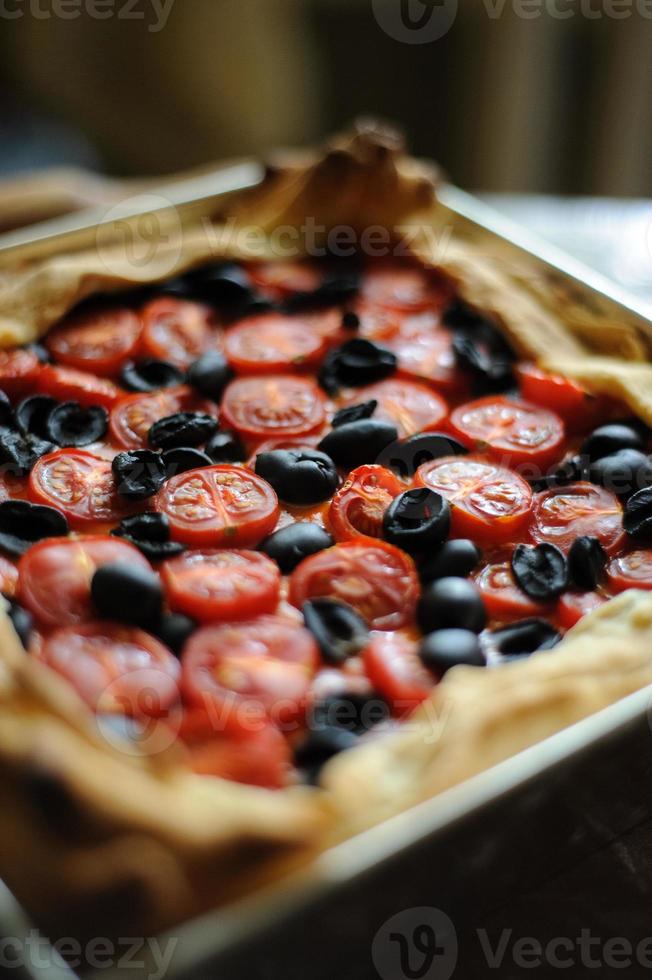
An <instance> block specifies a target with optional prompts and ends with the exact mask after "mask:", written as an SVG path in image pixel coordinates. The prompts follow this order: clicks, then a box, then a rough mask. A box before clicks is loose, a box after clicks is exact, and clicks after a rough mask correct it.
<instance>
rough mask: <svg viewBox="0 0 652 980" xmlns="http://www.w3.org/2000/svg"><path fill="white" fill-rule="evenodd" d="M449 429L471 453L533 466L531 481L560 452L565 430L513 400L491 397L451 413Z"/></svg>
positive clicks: (549, 417)
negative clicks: (472, 451)
mask: <svg viewBox="0 0 652 980" xmlns="http://www.w3.org/2000/svg"><path fill="white" fill-rule="evenodd" d="M450 429H451V432H452V433H453V435H455V436H456V437H457V438H458V439H459V440H460V442H462V443H463V444H464V445H466V446H468V447H469V448H470V449H474V450H476V451H478V452H482V453H486V454H487V455H489V456H492V457H493V458H494V459H497V460H499V461H501V462H504V463H505V464H507V465H510V466H514V465H516V464H527V463H531V464H533V466H535V467H536V469H535V470H534V471H533V473H532V476H533V477H534V476H538V475H540V470H541V469H545V468H546V467H548V466H550V465H551V464H552V463H554V462H555V460H557V459H559V457H560V456H561V455H562V452H563V446H564V436H565V430H564V423H563V422H562V420H561V419H560V418H559V416H558V415H556V414H555V413H554V412H550V411H548V410H547V409H545V408H539V407H537V406H536V405H528V404H527V403H526V402H521V401H518V400H516V399H513V398H503V397H502V396H493V395H491V396H489V397H488V398H479V399H478V400H477V401H474V402H467V404H466V405H461V406H460V407H459V408H456V409H455V410H454V411H453V412H452V413H451V417H450Z"/></svg>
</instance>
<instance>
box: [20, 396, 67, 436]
mask: <svg viewBox="0 0 652 980" xmlns="http://www.w3.org/2000/svg"><path fill="white" fill-rule="evenodd" d="M58 404H59V403H58V402H57V401H56V399H54V398H50V397H49V396H48V395H32V396H31V397H30V398H25V399H24V401H22V402H21V403H20V405H18V407H17V408H16V423H17V425H18V428H19V429H20V431H21V432H22V433H23V434H24V435H27V433H31V434H32V435H33V436H38V437H39V439H49V436H48V434H47V421H48V418H49V417H50V413H51V411H52V410H53V409H54V408H56V407H57V405H58Z"/></svg>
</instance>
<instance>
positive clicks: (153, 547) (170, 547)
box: [111, 512, 185, 561]
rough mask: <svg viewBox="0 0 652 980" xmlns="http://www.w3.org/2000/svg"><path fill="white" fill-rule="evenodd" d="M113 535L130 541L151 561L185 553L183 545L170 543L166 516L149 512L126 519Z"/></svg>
mask: <svg viewBox="0 0 652 980" xmlns="http://www.w3.org/2000/svg"><path fill="white" fill-rule="evenodd" d="M111 534H112V535H114V536H115V537H118V538H124V539H125V540H126V541H129V542H130V544H133V545H134V546H135V547H136V548H138V550H139V551H141V552H142V553H143V554H144V555H145V557H146V558H149V560H150V561H163V560H164V559H166V558H174V557H175V556H176V555H180V554H182V553H183V552H184V551H185V547H184V546H183V545H182V544H179V543H178V542H177V541H170V522H169V521H168V518H167V516H166V515H165V514H159V513H156V512H149V513H145V514H134V515H133V517H125V518H124V519H123V520H122V521H121V522H120V526H119V527H117V528H116V529H115V530H113V531H111Z"/></svg>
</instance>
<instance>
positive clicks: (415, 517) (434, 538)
mask: <svg viewBox="0 0 652 980" xmlns="http://www.w3.org/2000/svg"><path fill="white" fill-rule="evenodd" d="M450 529H451V509H450V504H449V503H448V501H447V500H446V498H445V497H442V495H441V494H440V493H436V492H435V491H434V490H430V489H429V488H428V487H415V488H414V489H413V490H406V491H405V493H401V494H399V495H398V497H395V499H394V500H393V501H392V502H391V504H390V505H389V507H388V508H387V510H386V512H385V515H384V517H383V537H384V538H385V540H386V541H389V543H390V544H394V545H396V547H397V548H402V549H403V551H407V552H408V553H409V554H411V555H412V554H418V553H420V552H424V551H427V550H428V549H430V548H434V547H436V546H437V545H440V544H442V543H443V542H444V541H445V540H446V538H447V537H448V535H449V533H450Z"/></svg>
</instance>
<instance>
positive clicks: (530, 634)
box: [489, 619, 561, 657]
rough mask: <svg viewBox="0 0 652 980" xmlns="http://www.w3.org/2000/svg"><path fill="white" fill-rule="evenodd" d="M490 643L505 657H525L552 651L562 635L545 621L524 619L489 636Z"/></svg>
mask: <svg viewBox="0 0 652 980" xmlns="http://www.w3.org/2000/svg"><path fill="white" fill-rule="evenodd" d="M489 640H490V642H491V643H492V644H493V645H494V646H495V648H496V649H497V650H498V652H499V653H502V654H503V655H504V656H513V657H523V656H529V655H530V654H531V653H536V652H537V651H538V650H552V648H553V647H555V646H557V644H558V643H559V641H560V640H561V635H560V633H558V632H557V630H556V629H555V627H554V626H552V624H551V623H549V622H548V621H547V620H545V619H523V620H521V622H520V623H513V624H512V625H511V626H505V627H503V628H502V629H499V630H494V631H493V632H492V633H490V634H489Z"/></svg>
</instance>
